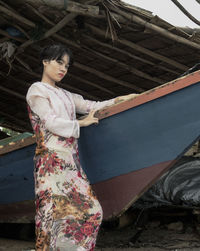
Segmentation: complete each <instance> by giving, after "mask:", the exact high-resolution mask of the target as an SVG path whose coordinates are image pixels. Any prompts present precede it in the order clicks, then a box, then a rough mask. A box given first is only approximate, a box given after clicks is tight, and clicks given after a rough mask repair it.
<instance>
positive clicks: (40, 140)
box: [28, 107, 102, 251]
mask: <svg viewBox="0 0 200 251" xmlns="http://www.w3.org/2000/svg"><path fill="white" fill-rule="evenodd" d="M28 111H29V117H30V120H31V123H32V127H33V130H34V132H35V134H36V141H37V148H36V154H35V158H34V161H35V169H34V177H35V194H36V217H35V222H36V250H37V251H46V250H55V251H58V250H60V249H61V248H60V247H63V245H64V247H66V250H68V247H69V248H70V247H73V246H74V249H73V250H75V248H76V250H79V251H84V250H90V251H92V250H94V247H95V242H96V237H97V233H98V230H99V227H100V224H101V221H102V209H101V206H100V204H99V202H98V200H97V198H96V197H95V195H94V193H93V191H92V189H91V186H90V184H89V182H88V179H87V177H86V175H85V173H84V171H83V170H82V168H81V166H80V162H79V156H78V145H77V140H76V139H75V138H68V139H67V138H63V137H60V136H57V135H54V134H52V133H50V132H49V131H48V130H47V129H46V128H45V126H44V124H43V122H42V121H41V120H40V119H39V117H38V116H37V114H35V113H33V112H32V111H31V109H30V107H28ZM62 250H63V249H62Z"/></svg>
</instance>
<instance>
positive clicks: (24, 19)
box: [0, 5, 35, 28]
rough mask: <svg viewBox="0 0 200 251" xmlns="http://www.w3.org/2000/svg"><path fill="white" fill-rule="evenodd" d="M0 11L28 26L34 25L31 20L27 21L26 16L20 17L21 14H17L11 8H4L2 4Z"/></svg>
mask: <svg viewBox="0 0 200 251" xmlns="http://www.w3.org/2000/svg"><path fill="white" fill-rule="evenodd" d="M0 12H3V13H4V14H6V15H7V16H9V17H11V18H14V19H16V20H18V21H19V22H21V23H24V24H26V25H28V26H30V27H33V28H34V27H35V24H34V23H33V22H31V21H29V20H28V19H27V18H24V17H22V16H21V15H19V14H17V13H16V12H14V11H13V10H10V9H8V8H5V7H3V6H1V5H0Z"/></svg>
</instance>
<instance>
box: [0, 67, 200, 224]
mask: <svg viewBox="0 0 200 251" xmlns="http://www.w3.org/2000/svg"><path fill="white" fill-rule="evenodd" d="M199 106H200V71H196V72H194V73H191V74H189V75H187V76H184V77H181V78H179V79H176V80H174V81H171V82H169V83H167V84H165V85H162V86H159V87H157V88H155V89H152V90H150V91H147V92H145V93H143V94H141V95H139V96H137V97H136V98H134V99H132V100H129V101H126V102H122V103H119V104H117V105H114V106H112V107H108V108H106V109H103V110H101V111H99V112H98V114H97V116H98V117H99V119H100V123H99V125H92V126H89V127H85V128H82V129H81V137H80V140H79V150H80V159H81V163H82V166H83V168H84V170H85V171H86V173H87V175H88V178H89V180H90V182H91V184H92V186H93V189H94V190H95V192H96V194H97V196H98V199H99V200H100V202H101V205H102V207H103V211H104V219H109V218H111V217H114V216H119V215H120V214H122V213H123V212H124V211H125V210H126V209H127V208H128V207H129V206H131V205H132V204H133V203H134V202H135V201H136V200H137V199H138V198H139V197H140V196H141V195H142V194H143V193H144V192H145V191H146V190H147V189H148V188H149V187H150V186H151V185H152V184H153V183H154V182H155V181H156V180H157V179H158V178H159V177H160V176H161V175H162V174H163V173H164V172H165V171H167V170H168V169H169V168H170V167H171V166H172V165H173V164H174V163H175V162H176V161H177V160H178V159H179V158H180V157H181V156H182V155H183V154H184V153H185V152H186V151H187V150H188V149H189V148H190V147H191V146H192V145H193V143H194V142H195V141H196V140H197V139H198V138H199V137H200V116H199ZM22 137H23V136H22ZM0 142H1V141H0ZM0 145H1V143H0ZM34 148H35V146H34V137H26V136H24V137H23V138H22V139H20V140H18V141H16V142H15V143H13V144H6V145H5V141H4V146H2V147H1V149H0V154H1V159H0V168H1V176H0V184H1V185H0V220H1V221H2V220H3V218H4V221H5V219H7V221H8V220H9V221H11V220H12V221H13V220H17V219H20V221H21V219H22V218H23V220H24V221H30V220H31V219H32V220H33V215H34V204H33V200H34V193H33V177H32V172H33V163H32V158H33V154H34ZM16 212H17V213H16ZM16 217H17V218H16Z"/></svg>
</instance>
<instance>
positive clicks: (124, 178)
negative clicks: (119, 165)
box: [92, 160, 175, 219]
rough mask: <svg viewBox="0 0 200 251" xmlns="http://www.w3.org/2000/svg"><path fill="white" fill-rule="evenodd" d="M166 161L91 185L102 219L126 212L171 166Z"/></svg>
mask: <svg viewBox="0 0 200 251" xmlns="http://www.w3.org/2000/svg"><path fill="white" fill-rule="evenodd" d="M174 163H175V160H173V161H166V162H163V163H159V164H156V165H153V166H151V167H147V168H143V169H141V170H138V171H134V172H131V173H128V174H124V175H121V176H118V177H115V178H112V179H109V180H106V181H102V182H99V183H96V184H94V185H92V187H93V189H94V191H95V193H96V195H97V197H98V199H99V201H100V203H101V205H102V208H103V212H104V219H109V218H112V217H114V216H118V215H120V214H121V213H123V212H124V211H125V210H127V209H128V208H129V207H130V206H131V205H132V204H133V203H134V202H135V201H136V200H137V199H138V198H139V197H140V196H141V195H142V194H143V193H144V192H145V191H146V190H147V189H148V188H149V187H150V186H152V185H153V183H154V182H155V181H156V180H157V179H158V178H159V177H160V176H161V175H162V174H163V173H164V172H166V171H167V170H168V169H169V168H170V167H171V166H172V165H173V164H174Z"/></svg>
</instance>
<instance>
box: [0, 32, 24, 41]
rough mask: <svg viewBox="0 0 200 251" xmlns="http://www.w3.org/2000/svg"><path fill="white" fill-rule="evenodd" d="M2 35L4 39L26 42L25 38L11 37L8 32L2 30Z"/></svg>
mask: <svg viewBox="0 0 200 251" xmlns="http://www.w3.org/2000/svg"><path fill="white" fill-rule="evenodd" d="M0 35H3V36H4V37H8V38H11V39H13V40H16V41H19V42H24V41H26V40H25V39H24V38H20V37H13V36H11V35H10V34H9V33H8V32H6V31H4V30H2V29H0Z"/></svg>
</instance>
